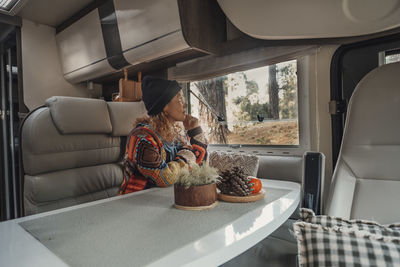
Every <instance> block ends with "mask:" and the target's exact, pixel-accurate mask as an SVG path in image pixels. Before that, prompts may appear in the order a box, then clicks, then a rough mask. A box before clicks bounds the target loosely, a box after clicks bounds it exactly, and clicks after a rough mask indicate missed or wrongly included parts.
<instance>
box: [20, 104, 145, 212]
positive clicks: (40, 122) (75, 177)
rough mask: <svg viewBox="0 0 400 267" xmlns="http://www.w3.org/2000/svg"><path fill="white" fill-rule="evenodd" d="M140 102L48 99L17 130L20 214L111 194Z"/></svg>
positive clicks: (139, 113) (119, 176)
mask: <svg viewBox="0 0 400 267" xmlns="http://www.w3.org/2000/svg"><path fill="white" fill-rule="evenodd" d="M144 114H145V108H144V105H143V103H142V102H137V103H134V102H131V103H107V102H105V101H104V100H98V99H87V98H74V97H51V98H49V99H48V100H47V101H46V106H44V107H41V108H39V109H37V110H35V111H34V112H32V113H31V114H29V115H28V117H27V118H26V119H25V121H24V123H23V125H22V129H21V151H22V165H23V174H24V206H25V215H30V214H34V213H39V212H43V211H49V210H53V209H57V208H62V207H67V206H71V205H76V204H80V203H84V202H88V201H93V200H98V199H102V198H107V197H111V196H115V195H116V194H117V192H118V188H119V185H120V184H121V182H122V167H121V164H120V161H121V156H122V154H123V152H124V148H123V147H122V148H121V146H123V143H124V142H122V140H123V138H124V137H126V136H127V135H128V134H129V131H130V130H131V129H132V127H133V124H134V121H135V120H136V118H137V117H140V116H143V115H144Z"/></svg>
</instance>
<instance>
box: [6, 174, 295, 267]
mask: <svg viewBox="0 0 400 267" xmlns="http://www.w3.org/2000/svg"><path fill="white" fill-rule="evenodd" d="M262 182H263V187H264V190H266V192H267V196H266V198H265V200H263V201H262V202H259V203H253V204H236V203H225V202H219V203H218V205H217V206H216V207H215V208H214V209H212V210H208V211H180V210H177V209H175V208H174V207H173V189H172V188H167V189H161V188H153V189H149V190H145V191H141V192H138V193H134V194H129V195H124V196H119V197H113V198H109V199H104V200H100V201H95V202H91V203H86V204H82V205H78V206H73V207H69V208H64V209H60V210H55V211H51V212H46V213H41V214H37V215H32V216H28V217H24V218H20V219H16V220H11V221H6V222H3V223H0V266H66V265H77V266H79V265H81V266H84V265H86V266H88V265H96V266H107V265H109V264H110V262H112V263H113V264H112V265H114V266H116V265H123V264H126V263H127V262H129V266H135V265H147V266H185V265H190V266H218V265H220V264H222V263H224V262H226V261H228V260H230V259H232V258H234V257H235V256H237V255H239V254H240V253H242V252H244V251H245V250H247V249H248V248H250V247H252V246H253V245H255V244H256V243H258V242H259V241H261V240H262V239H264V238H265V237H267V236H268V235H270V234H271V233H272V232H273V231H274V230H275V229H277V228H278V227H279V226H280V225H281V224H283V223H284V222H285V221H286V220H287V219H288V218H289V216H290V215H291V214H292V213H293V212H294V210H295V209H296V207H297V206H298V204H299V201H300V185H299V184H296V183H292V182H284V181H275V180H264V179H263V180H262ZM149 200H150V201H149ZM121 211H122V212H121ZM143 211H145V212H143ZM235 216H236V217H235ZM140 222H143V223H140ZM21 225H22V226H23V227H25V228H26V229H29V231H30V232H31V233H32V234H35V235H36V238H35V237H34V236H32V235H31V234H30V233H29V232H27V231H26V230H25V229H24V228H23V227H22V226H21ZM125 227H126V229H129V230H126V229H125ZM135 231H136V232H135ZM121 232H122V233H124V234H121ZM145 237H146V238H145ZM37 238H39V239H40V240H41V242H40V241H39V240H38V239H37ZM147 254H149V255H151V256H149V255H147Z"/></svg>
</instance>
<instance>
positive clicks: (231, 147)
mask: <svg viewBox="0 0 400 267" xmlns="http://www.w3.org/2000/svg"><path fill="white" fill-rule="evenodd" d="M290 60H296V63H297V101H298V102H297V104H298V129H299V145H242V144H241V145H239V144H210V145H209V146H208V148H209V150H210V151H223V152H240V153H249V154H256V155H284V156H289V155H293V156H301V155H303V154H304V153H305V152H306V151H309V150H310V148H311V140H310V101H309V97H310V90H309V89H310V85H311V84H310V77H309V76H310V75H309V73H310V54H308V55H303V56H298V57H287V58H282V59H281V60H280V61H279V62H273V63H270V64H268V63H267V64H264V65H260V66H256V67H255V66H254V65H252V66H249V67H248V68H247V69H246V68H245V69H243V71H246V70H250V69H253V68H258V67H266V66H270V65H273V64H279V63H281V62H285V61H290ZM217 77H218V76H217ZM209 78H210V79H211V78H214V77H209ZM189 87H190V83H189V82H187V83H184V84H183V86H182V89H183V93H184V96H185V97H186V99H187V101H188V105H187V106H188V110H187V111H188V112H190V93H189Z"/></svg>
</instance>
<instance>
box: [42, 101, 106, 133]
mask: <svg viewBox="0 0 400 267" xmlns="http://www.w3.org/2000/svg"><path fill="white" fill-rule="evenodd" d="M46 106H47V107H48V108H49V109H50V114H51V118H52V119H53V122H54V124H55V126H56V128H57V129H58V130H59V131H60V132H61V133H62V134H86V133H88V134H93V133H103V134H109V133H111V131H112V126H111V121H110V115H109V113H108V108H107V104H106V102H105V101H104V100H100V99H91V98H78V97H68V96H53V97H50V98H49V99H47V100H46Z"/></svg>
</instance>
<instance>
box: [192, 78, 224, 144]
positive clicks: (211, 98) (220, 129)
mask: <svg viewBox="0 0 400 267" xmlns="http://www.w3.org/2000/svg"><path fill="white" fill-rule="evenodd" d="M196 87H197V88H198V89H199V92H200V94H201V95H203V96H204V98H205V100H206V101H207V103H208V104H209V105H210V106H211V108H212V109H213V110H214V111H215V112H216V113H217V114H218V115H219V116H220V117H222V118H223V119H225V120H226V106H225V92H224V82H223V80H222V79H212V80H208V81H201V82H197V83H196ZM199 116H200V118H201V120H203V121H207V124H208V127H209V138H210V140H209V141H210V143H214V144H225V143H226V136H227V134H228V132H229V130H228V125H227V124H226V121H225V123H224V124H223V125H221V124H220V123H219V122H218V119H217V118H216V116H215V115H213V114H212V112H211V111H210V110H209V109H208V108H207V107H206V106H205V105H203V104H202V103H201V102H200V110H199Z"/></svg>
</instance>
